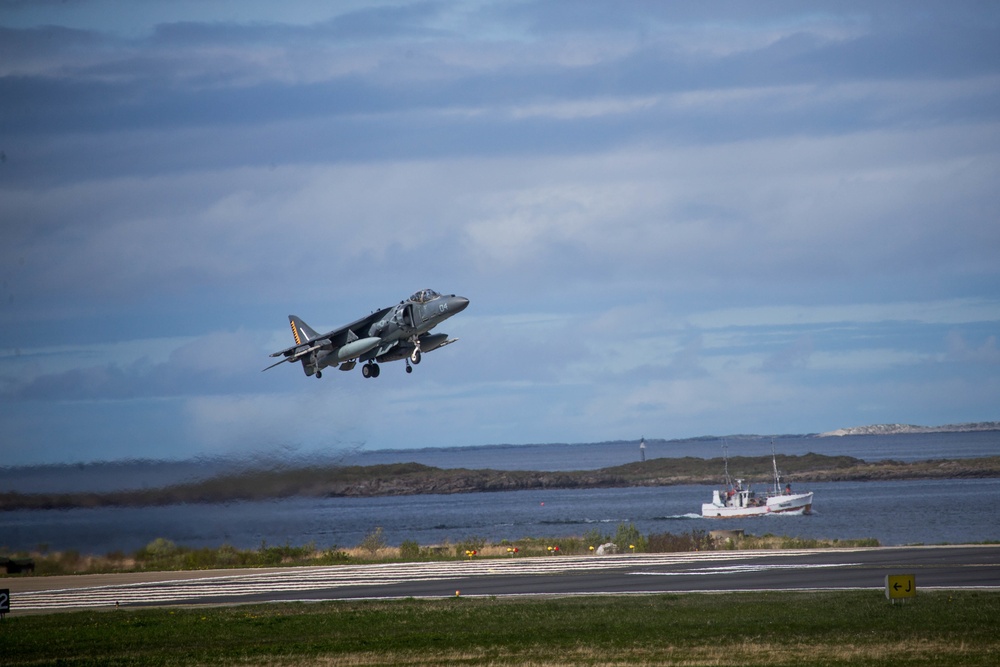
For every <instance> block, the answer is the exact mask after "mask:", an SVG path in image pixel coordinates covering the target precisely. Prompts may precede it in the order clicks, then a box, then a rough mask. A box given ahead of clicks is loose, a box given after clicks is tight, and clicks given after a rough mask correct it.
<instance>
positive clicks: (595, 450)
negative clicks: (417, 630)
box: [0, 432, 1000, 554]
mask: <svg viewBox="0 0 1000 667" xmlns="http://www.w3.org/2000/svg"><path fill="white" fill-rule="evenodd" d="M802 440H803V442H801V443H795V442H790V439H784V438H782V439H780V440H778V439H776V440H775V449H776V451H778V453H781V454H796V453H806V452H808V451H817V452H819V453H824V454H844V453H848V452H850V451H854V452H855V453H850V454H849V455H852V456H857V457H858V458H866V459H868V460H879V459H896V460H925V459H932V458H967V457H975V456H993V455H997V454H1000V433H996V432H992V433H963V434H927V435H920V436H890V437H885V436H867V437H863V438H860V442H857V441H858V440H859V438H851V439H846V438H823V439H813V438H804V439H802ZM728 444H729V447H730V455H733V456H736V455H741V456H761V455H766V454H769V453H770V441H769V440H764V441H761V440H759V439H758V440H749V441H737V442H736V443H735V444H734V442H733V440H731V439H730V440H728ZM668 445H669V443H665V444H664V445H663V447H667V446H668ZM689 446H690V447H695V448H698V449H697V451H699V452H700V454H691V453H690V452H689V450H688V449H686V448H687V447H689ZM530 447H531V448H532V449H533V452H534V453H533V454H531V455H530V456H523V455H522V454H521V452H520V451H518V450H517V449H513V448H512V447H509V448H504V447H499V448H474V449H473V448H470V449H461V450H457V451H445V450H418V451H417V452H407V451H406V450H396V452H394V453H391V454H390V453H386V452H379V453H374V452H373V453H370V454H369V456H368V459H367V461H366V462H367V463H372V462H375V461H373V459H378V458H382V459H383V460H379V461H378V462H386V463H388V462H399V461H407V460H419V458H420V456H414V454H419V455H422V456H423V457H424V460H423V461H420V462H424V463H427V464H428V465H441V464H440V462H438V463H433V461H434V460H435V459H436V458H447V459H448V460H449V461H451V462H452V465H449V466H443V465H442V466H441V467H468V468H498V469H499V468H501V466H499V465H496V463H497V462H498V461H508V462H509V461H512V460H516V461H517V462H518V463H520V464H521V465H519V466H517V467H520V468H534V469H540V470H557V469H583V468H584V467H585V466H584V465H583V463H584V462H586V463H588V466H587V467H593V468H597V467H605V466H606V465H617V464H620V463H625V462H629V461H623V460H619V461H617V462H614V463H609V462H608V459H613V458H616V457H617V458H619V459H623V458H626V457H631V459H632V460H637V459H638V450H637V449H636V447H637V443H631V446H630V447H629V448H628V449H629V450H631V451H630V452H626V451H624V450H623V449H622V448H621V445H620V444H619V443H611V444H605V445H548V446H541V445H540V446H530ZM576 447H580V448H582V449H581V450H580V454H579V455H578V454H577V450H576V449H569V448H576ZM861 447H864V448H865V451H867V452H870V453H869V454H868V455H867V456H865V455H862V453H861V452H859V451H857V450H858V449H860V448H861ZM512 449H513V451H511V450H512ZM803 449H804V451H803ZM484 450H485V451H484ZM681 451H683V452H684V453H679V452H681ZM587 452H589V453H587ZM871 452H874V454H872V453H871ZM363 454H364V453H355V454H354V455H355V456H359V457H361V458H364V456H363ZM567 455H571V456H569V458H571V459H572V460H573V464H572V465H570V466H568V467H559V466H560V465H565V462H564V461H563V460H564V459H565V458H566V457H567ZM646 455H647V458H653V456H651V453H650V445H649V444H648V443H647V452H646ZM658 455H660V456H662V455H664V453H663V452H662V451H661V452H659V453H658ZM671 455H672V456H688V455H695V456H699V455H700V456H702V457H705V458H711V457H715V456H719V455H721V448H720V444H719V443H705V442H698V443H693V444H691V445H683V446H680V447H679V448H678V449H677V451H675V452H674V453H673V454H671ZM533 457H534V458H533ZM560 462H562V464H560ZM529 464H533V465H529ZM119 465H123V464H114V466H112V467H115V466H119ZM130 465H133V466H138V467H140V468H141V467H142V466H146V467H148V468H156V466H157V465H158V464H155V463H149V462H146V463H132V464H130ZM97 467H98V468H99V467H100V466H97ZM46 468H47V469H48V470H47V471H46V472H45V474H47V475H49V476H50V477H51V476H55V477H58V474H57V472H58V471H54V470H53V469H52V468H53V467H51V466H48V467H46ZM60 468H62V467H60ZM86 468H87V466H84V467H82V468H81V467H75V468H72V470H73V471H74V472H73V473H68V472H67V474H70V476H73V475H77V479H75V480H74V481H73V482H72V485H76V486H80V485H81V483H82V482H81V479H79V473H80V470H81V469H84V470H85V469H86ZM116 469H119V468H116ZM7 472H9V471H7ZM176 472H177V471H176V470H173V469H172V470H171V474H174V473H176ZM106 473H107V471H106V470H105V471H104V474H106ZM720 475H721V471H720ZM133 479H134V478H133ZM22 480H23V477H22ZM2 481H3V476H0V482H2ZM761 481H762V482H763V481H764V480H761ZM792 481H793V482H794V480H792ZM61 483H62V484H65V483H66V480H62V482H60V481H59V480H58V479H49V480H48V485H50V488H37V489H36V490H38V491H53V490H58V489H55V488H51V487H54V486H58V485H59V484H61ZM100 483H101V484H107V480H102V481H101V482H100ZM83 485H84V486H86V484H83ZM763 487H764V485H763V484H760V485H759V488H761V489H762V490H763ZM119 488H121V486H119ZM712 488H713V487H711V486H705V485H679V486H665V487H636V488H620V489H560V490H530V491H511V492H499V493H471V494H454V495H420V496H403V497H387V498H290V499H282V500H275V501H263V502H234V503H220V504H208V505H171V506H164V507H141V508H97V509H73V510H31V511H12V512H2V513H0V547H6V548H7V549H10V550H34V549H38V548H45V549H50V550H53V551H63V550H69V549H72V550H76V551H79V552H81V553H94V554H104V553H110V552H113V551H124V552H126V553H127V552H131V551H135V550H136V549H139V548H141V547H143V546H145V545H146V544H148V543H149V542H150V541H152V540H154V539H156V538H158V537H164V538H167V539H170V540H173V541H174V542H176V543H178V544H181V545H184V546H190V547H217V546H220V545H222V544H230V545H233V546H235V547H238V548H244V549H247V548H256V547H259V546H261V544H263V543H266V544H269V545H283V544H290V545H293V546H300V545H304V544H309V543H312V544H315V545H316V547H318V548H321V549H325V548H345V547H352V546H356V545H358V544H359V543H360V542H361V541H362V539H363V538H364V537H365V535H367V534H368V533H370V532H371V531H372V530H374V528H375V527H381V528H382V529H383V536H384V537H385V539H386V541H387V542H388V543H389V544H394V545H398V544H399V543H401V542H402V541H404V540H413V541H416V542H417V543H418V544H420V545H424V546H426V545H432V544H443V543H449V542H450V543H461V542H464V541H467V540H471V539H482V540H487V541H494V542H495V541H500V540H504V539H507V540H516V539H519V538H523V537H538V538H550V537H551V538H556V539H558V538H560V537H567V536H583V535H584V534H587V533H598V534H602V535H613V534H614V533H615V531H616V529H617V526H618V525H619V524H633V525H634V526H635V527H636V528H637V529H638V530H639V531H640V532H642V533H643V534H644V535H650V534H655V533H673V534H682V533H688V532H690V531H692V530H712V529H716V528H726V529H743V530H745V531H746V532H748V533H751V534H755V535H764V534H767V533H770V534H774V535H786V536H789V537H800V538H823V539H841V540H844V539H861V538H874V539H877V540H878V541H879V542H880V543H881V544H884V545H901V544H939V543H966V542H981V541H1000V522H998V521H997V520H996V515H995V513H994V512H993V508H994V507H996V506H997V503H998V502H1000V479H996V478H990V479H948V480H907V481H892V482H825V483H817V484H811V485H808V488H805V486H804V485H799V484H795V485H794V488H795V490H796V491H806V490H811V491H813V492H814V493H815V498H814V501H813V513H812V514H811V515H806V516H796V515H774V516H764V517H757V518H752V519H731V520H718V519H703V518H701V517H700V511H701V504H702V503H703V502H708V501H709V500H710V499H711V493H712Z"/></svg>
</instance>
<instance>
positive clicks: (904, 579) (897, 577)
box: [885, 574, 917, 600]
mask: <svg viewBox="0 0 1000 667" xmlns="http://www.w3.org/2000/svg"><path fill="white" fill-rule="evenodd" d="M916 594H917V581H916V578H915V577H914V576H913V575H912V574H887V575H886V576H885V596H886V597H887V598H889V599H890V600H895V599H896V598H912V597H914V596H916Z"/></svg>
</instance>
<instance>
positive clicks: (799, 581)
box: [0, 545, 1000, 614]
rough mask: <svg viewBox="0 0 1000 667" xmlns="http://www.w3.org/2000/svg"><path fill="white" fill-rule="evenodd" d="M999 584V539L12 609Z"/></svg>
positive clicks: (288, 583) (315, 581)
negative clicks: (890, 581)
mask: <svg viewBox="0 0 1000 667" xmlns="http://www.w3.org/2000/svg"><path fill="white" fill-rule="evenodd" d="M889 574H912V575H914V576H915V579H916V584H917V589H918V591H919V590H928V589H987V590H1000V545H983V546H978V545H974V546H936V547H935V546H931V547H926V546H920V547H876V548H865V549H810V550H780V551H713V552H699V553H668V554H623V555H615V556H549V557H538V558H507V559H491V560H468V561H448V562H432V563H393V564H373V565H335V566H329V567H301V568H273V569H266V570H264V569H257V570H239V571H233V570H214V571H200V572H160V573H135V574H112V575H80V576H63V577H8V578H5V579H2V580H0V588H9V589H10V605H11V613H12V614H18V613H45V612H49V611H64V610H73V609H114V608H115V607H116V606H120V607H125V608H128V607H141V606H172V605H227V604H243V603H261V602H283V601H286V602H287V601H319V600H344V599H391V598H406V597H416V598H441V597H452V596H454V595H455V594H456V592H459V594H460V595H462V596H466V597H467V596H497V597H500V596H564V595H640V594H654V593H684V592H718V593H721V592H727V591H778V590H782V591H787V590H801V591H811V590H843V589H882V588H883V587H884V583H885V577H886V575H889Z"/></svg>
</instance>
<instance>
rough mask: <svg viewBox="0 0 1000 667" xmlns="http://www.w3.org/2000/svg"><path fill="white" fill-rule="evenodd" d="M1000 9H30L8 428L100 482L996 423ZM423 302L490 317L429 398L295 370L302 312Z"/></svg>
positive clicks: (0, 284)
mask: <svg viewBox="0 0 1000 667" xmlns="http://www.w3.org/2000/svg"><path fill="white" fill-rule="evenodd" d="M112 6H113V7H114V9H115V11H110V9H109V8H111V7H112ZM995 14H996V12H995V11H994V10H988V9H987V8H986V7H985V6H984V5H970V6H958V7H951V6H949V7H947V8H942V7H939V6H938V5H937V4H935V3H924V2H919V3H916V4H914V3H910V2H907V3H895V2H893V3H881V4H879V5H877V6H868V5H864V6H862V5H857V6H850V7H848V8H846V9H845V7H844V6H843V5H842V4H836V3H833V4H822V5H819V6H818V7H813V8H811V9H809V10H802V9H801V8H799V7H797V6H792V5H788V4H786V3H780V2H777V3H755V4H753V5H749V4H746V3H725V4H724V5H722V6H721V8H720V6H719V5H715V6H713V7H712V8H710V9H708V8H702V7H701V6H697V5H690V6H689V5H677V4H663V5H655V4H653V5H651V4H648V3H642V4H625V5H622V6H615V7H614V9H611V8H609V7H608V6H607V5H604V4H602V3H591V2H583V3H579V2H575V3H534V2H527V3H515V4H511V3H494V2H481V3H474V4H468V3H406V2H404V3H396V2H392V3H378V4H372V3H339V4H337V5H336V6H333V7H331V6H330V5H329V4H328V3H312V2H306V3H295V4H294V5H292V6H288V7H282V8H280V9H276V8H275V6H274V5H273V3H263V2H248V3H243V4H242V5H241V7H240V10H239V11H238V12H235V11H234V10H233V9H232V8H231V7H229V6H228V5H225V4H218V3H187V2H179V3H158V4H152V5H148V6H147V5H143V6H142V7H141V8H138V6H137V8H133V7H132V6H124V5H119V4H117V3H115V4H112V3H106V2H104V1H103V0H95V1H94V2H88V3H58V4H46V3H37V4H36V3H22V4H11V3H7V4H5V12H4V17H3V19H0V23H2V25H0V141H2V142H3V143H2V145H0V150H2V153H3V157H4V159H3V160H2V161H0V210H3V212H4V224H3V225H2V226H0V322H2V323H3V326H2V327H0V392H2V393H3V396H4V397H5V398H6V399H7V401H6V403H9V404H14V405H16V406H18V410H20V412H18V413H17V414H13V413H14V412H17V411H16V410H13V409H12V410H8V411H7V412H6V413H4V415H3V419H4V420H5V423H4V425H5V426H7V425H10V426H11V427H12V428H11V430H12V432H15V431H16V433H17V436H18V437H23V438H28V439H31V438H35V440H34V442H36V443H38V442H43V443H45V444H44V445H39V447H42V448H44V447H51V448H52V450H53V451H54V452H55V451H58V452H59V456H63V455H66V456H72V455H77V456H80V457H84V458H85V457H87V456H90V455H91V454H90V452H98V451H101V452H104V451H115V452H122V451H125V449H126V448H125V447H124V446H123V445H121V444H120V442H118V441H117V440H116V438H120V439H123V440H129V441H131V440H134V439H135V438H136V434H137V433H139V432H141V431H142V430H143V428H145V427H144V424H149V425H151V426H150V428H155V429H156V431H157V432H156V434H155V435H149V434H147V435H146V436H145V437H146V438H147V439H148V440H150V442H151V444H150V446H151V447H153V445H152V441H153V440H156V442H157V444H156V445H155V447H156V451H161V452H172V453H174V454H176V455H180V452H182V451H183V452H196V451H198V449H199V448H204V449H211V450H212V451H216V450H220V449H226V448H236V449H238V448H239V447H240V446H242V445H241V443H251V442H252V443H254V444H253V447H258V446H260V447H267V446H271V445H273V446H275V447H301V448H310V447H312V448H322V447H327V446H331V444H330V443H336V442H339V441H351V442H365V443H377V444H378V446H393V445H397V444H399V443H405V444H406V445H414V446H416V445H434V444H439V443H441V442H447V443H448V444H486V443H490V442H533V441H540V440H546V439H551V440H558V441H572V440H580V439H583V440H593V439H605V438H608V439H614V438H617V437H622V435H621V432H622V431H623V430H631V429H636V430H641V431H642V432H644V433H645V434H646V435H647V436H649V437H652V436H653V434H654V433H655V432H656V430H657V429H660V430H661V432H662V433H663V434H664V436H665V437H670V436H672V435H674V434H678V435H679V434H683V435H700V434H704V433H706V432H716V433H718V432H723V431H725V430H731V431H749V430H761V431H764V432H775V431H778V430H782V429H783V428H789V429H794V430H801V431H812V430H831V429H833V428H837V427H839V426H842V425H844V424H857V423H864V422H865V421H866V420H867V417H873V418H878V417H880V416H881V417H880V418H878V419H876V421H916V422H919V423H930V421H931V420H930V419H929V417H928V416H927V415H930V414H941V415H942V416H943V417H945V418H944V419H942V421H945V422H955V421H961V419H960V418H959V417H958V416H957V415H959V414H974V415H977V416H976V420H983V419H990V418H994V417H995V415H991V414H987V413H989V411H990V410H992V409H994V408H993V406H994V405H995V404H996V403H997V401H996V398H997V396H998V395H997V393H996V377H995V376H996V373H995V369H996V364H995V357H996V347H997V346H996V343H995V339H996V336H997V335H998V333H997V326H996V323H997V322H998V321H1000V300H998V294H997V289H996V285H997V284H998V283H997V263H996V256H997V249H998V248H1000V227H998V226H997V225H996V224H993V223H994V217H995V211H996V210H998V207H1000V196H998V194H997V191H996V187H995V180H996V178H995V175H996V173H998V171H1000V158H998V156H1000V131H998V129H1000V123H998V118H997V114H996V109H997V108H998V107H997V102H998V100H1000V66H998V64H1000V58H997V57H996V56H997V55H1000V54H998V49H1000V47H998V46H997V42H996V40H995V35H994V34H993V33H994V32H995V31H994V30H993V28H992V26H993V25H994V23H995V19H996V16H995ZM720 16H722V17H724V18H723V19H722V20H720V18H719V17H720ZM422 287H432V288H435V289H438V290H439V291H446V292H456V293H459V294H462V295H463V296H466V297H468V298H470V299H471V300H472V305H471V306H470V308H469V310H468V311H466V312H464V313H463V314H462V315H461V317H458V318H455V319H454V320H453V321H450V322H449V323H448V325H447V326H446V327H444V328H445V329H446V330H447V331H448V333H450V334H452V335H456V336H458V337H460V338H461V339H462V340H461V342H460V343H458V344H457V345H455V346H451V347H449V348H447V349H446V350H443V351H441V352H440V353H435V354H434V355H430V357H429V359H428V360H427V362H426V363H427V364H428V365H427V366H426V367H421V368H420V369H418V370H417V371H416V372H415V373H414V374H413V376H407V375H405V374H403V373H402V372H401V371H402V367H401V366H399V365H397V366H396V368H397V369H398V370H399V371H400V372H399V373H394V372H392V371H391V370H389V369H391V368H393V367H392V366H390V367H389V369H386V371H385V372H383V374H382V377H381V378H380V380H379V381H377V382H365V381H364V380H362V379H361V378H360V377H359V376H357V375H356V374H339V373H338V374H331V375H332V377H329V378H328V377H326V376H324V380H323V382H315V381H312V380H311V379H306V378H304V377H303V376H302V374H301V371H300V370H299V369H298V368H293V367H291V366H288V365H286V366H282V367H281V368H279V369H274V370H272V371H269V373H267V374H261V373H260V372H259V371H260V368H263V367H264V366H265V365H266V364H267V362H268V360H269V357H267V354H269V353H270V352H273V351H274V350H277V349H280V348H282V347H284V346H285V345H287V344H288V334H287V329H286V326H285V322H286V320H285V316H286V315H287V314H288V313H296V314H298V315H300V316H302V317H305V318H306V320H307V321H309V322H310V323H311V324H312V325H313V326H314V327H315V328H318V329H323V328H332V327H335V326H337V325H340V324H343V323H345V322H347V321H350V320H353V319H355V318H357V317H359V316H361V315H364V314H366V313H368V312H371V311H372V310H374V309H376V308H378V307H383V306H386V305H389V304H391V303H394V302H395V301H397V300H399V299H402V298H404V297H405V296H406V295H408V294H410V293H411V292H412V291H414V290H415V289H418V288H422ZM935 384H937V385H939V386H942V387H949V388H950V389H951V390H952V391H953V392H954V394H953V396H950V397H949V399H948V401H946V403H947V405H948V408H947V409H946V408H944V407H941V406H943V405H944V403H945V402H942V401H941V400H936V399H935V398H934V397H933V393H934V392H933V387H934V386H935ZM977 385H978V386H979V387H980V388H981V390H980V391H979V392H977V391H976V390H975V388H976V386H977ZM889 392H891V395H889ZM959 397H961V398H962V399H964V400H965V401H966V402H965V403H964V404H962V403H961V401H960V400H959ZM83 406H86V408H84V407H83ZM949 411H951V412H952V413H954V415H955V416H948V414H947V413H948V412H949ZM47 412H48V413H53V414H59V415H61V416H60V417H59V418H58V419H54V420H52V421H51V422H49V423H48V424H47V425H46V426H45V428H44V429H41V428H40V429H38V432H39V433H41V432H42V431H44V436H42V435H37V436H33V435H32V432H33V431H32V429H31V420H30V419H29V418H28V417H27V416H26V415H29V414H30V415H32V418H33V419H37V420H41V419H44V418H45V414H46V413H47ZM852 415H853V416H852ZM908 415H909V416H908ZM862 417H864V418H862ZM444 424H447V425H449V427H447V428H446V427H444V426H442V425H444ZM643 425H648V426H645V427H644V428H640V427H642V426H643ZM15 426H16V428H14V427H15ZM74 428H75V431H74V432H73V433H69V431H70V430H72V429H74ZM111 440H115V442H114V443H109V441H111ZM57 441H58V443H59V444H58V445H57V444H50V443H54V442H57ZM65 443H72V444H71V445H67V444H65ZM171 443H173V444H171ZM179 443H183V444H179ZM268 443H271V445H269V444H268ZM53 455H55V454H53ZM94 456H99V454H94Z"/></svg>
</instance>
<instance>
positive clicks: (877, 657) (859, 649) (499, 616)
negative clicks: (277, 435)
mask: <svg viewBox="0 0 1000 667" xmlns="http://www.w3.org/2000/svg"><path fill="white" fill-rule="evenodd" d="M998 618H1000V593H995V592H983V591H975V592H973V591H965V592H950V593H949V592H936V591H935V592H921V593H920V594H919V595H918V596H917V598H915V599H913V600H911V601H909V602H907V603H906V604H899V603H897V604H895V605H893V604H890V603H889V602H888V601H887V600H886V599H885V597H884V596H883V594H882V592H881V591H848V592H841V591H837V592H823V593H728V594H715V595H710V594H691V595H654V596H640V597H580V598H557V599H537V600H534V599H533V600H510V599H494V598H476V599H469V598H452V599H446V600H412V599H411V600H400V601H392V602H377V601H370V602H324V603H316V604H302V603H297V604H272V605H260V606H258V605H254V606H236V607H223V608H212V609H206V608H174V609H145V610H129V611H124V610H123V611H115V612H112V611H106V612H76V613H57V614H48V615H40V616H16V615H15V616H13V617H8V618H7V619H6V620H5V621H4V622H3V623H2V624H0V656H2V660H3V664H4V665H7V666H9V667H16V666H19V665H42V664H61V665H281V666H284V665H317V664H318V665H414V664H425V665H431V664H433V665H569V664H573V665H630V666H631V665H648V664H683V665H740V666H741V667H742V666H753V665H768V666H774V665H855V664H865V665H942V664H947V665H996V664H1000V637H998V633H997V631H996V619H998Z"/></svg>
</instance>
